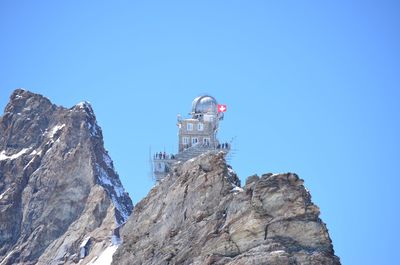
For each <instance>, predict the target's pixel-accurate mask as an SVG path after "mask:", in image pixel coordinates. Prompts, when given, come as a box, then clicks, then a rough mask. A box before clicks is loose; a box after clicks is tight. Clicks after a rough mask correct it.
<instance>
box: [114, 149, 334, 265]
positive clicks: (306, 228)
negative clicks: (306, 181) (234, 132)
mask: <svg viewBox="0 0 400 265" xmlns="http://www.w3.org/2000/svg"><path fill="white" fill-rule="evenodd" d="M121 234H122V237H123V244H122V245H121V246H120V247H119V248H118V250H117V252H116V254H115V255H114V259H113V264H230V265H239V264H271V265H283V264H285V265H289V264H307V265H313V264H315V265H320V264H332V265H337V264H340V261H339V258H338V257H336V256H335V255H334V251H333V246H332V243H331V240H330V238H329V234H328V230H327V228H326V226H325V224H324V223H323V222H322V221H321V219H320V218H319V209H318V207H317V206H316V205H314V204H313V203H312V201H311V195H310V193H309V192H308V191H307V190H306V189H305V188H304V185H303V180H302V179H300V178H299V177H298V176H297V175H296V174H293V173H285V174H264V175H262V176H261V177H259V176H256V175H254V176H251V177H249V178H248V179H247V181H246V185H245V186H243V187H240V182H239V179H238V177H237V175H236V173H235V172H234V171H233V169H232V168H231V167H229V166H228V165H227V164H226V162H225V159H224V154H223V153H218V154H211V153H206V154H203V155H201V156H199V157H197V158H194V159H191V160H189V161H187V162H185V163H178V164H176V165H175V167H174V168H173V169H172V171H171V173H170V174H169V175H168V176H167V177H165V178H164V179H163V180H162V181H161V182H160V183H158V185H156V186H155V187H154V188H153V189H152V190H151V191H150V192H149V194H148V195H147V196H146V197H145V198H144V199H143V200H142V201H140V202H139V203H138V204H137V205H136V206H135V209H134V212H133V214H132V215H131V217H130V218H129V220H128V222H127V223H126V224H125V225H124V227H123V229H122V232H121Z"/></svg>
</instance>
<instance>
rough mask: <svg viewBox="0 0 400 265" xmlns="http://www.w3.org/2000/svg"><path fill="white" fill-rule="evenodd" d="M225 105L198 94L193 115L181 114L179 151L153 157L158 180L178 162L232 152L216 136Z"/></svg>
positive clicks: (179, 117)
mask: <svg viewBox="0 0 400 265" xmlns="http://www.w3.org/2000/svg"><path fill="white" fill-rule="evenodd" d="M225 111H226V106H225V105H222V104H218V102H217V100H216V99H215V98H214V97H212V96H209V95H204V96H200V97H196V98H195V99H194V100H193V102H192V111H191V112H190V113H189V114H190V117H189V118H186V119H183V118H182V117H181V115H178V123H177V125H178V130H179V132H178V153H177V154H176V155H169V154H166V153H165V152H159V153H156V154H155V155H154V157H153V163H152V165H153V174H154V177H155V179H156V180H161V179H162V178H163V177H165V176H166V175H167V174H168V172H169V171H170V169H171V166H172V165H173V164H174V163H176V162H178V161H181V162H184V161H187V160H189V159H191V158H193V157H196V156H198V155H201V154H204V153H207V152H220V151H223V152H225V153H226V154H227V153H228V152H229V151H230V149H231V147H230V143H227V142H225V143H220V142H219V141H218V138H217V132H218V125H219V122H220V121H221V120H223V118H224V112H225Z"/></svg>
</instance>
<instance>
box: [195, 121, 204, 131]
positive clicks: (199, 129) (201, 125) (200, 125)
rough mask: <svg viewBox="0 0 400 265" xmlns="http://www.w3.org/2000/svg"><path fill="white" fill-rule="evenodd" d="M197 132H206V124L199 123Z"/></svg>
mask: <svg viewBox="0 0 400 265" xmlns="http://www.w3.org/2000/svg"><path fill="white" fill-rule="evenodd" d="M197 130H198V131H203V130H204V124H203V123H201V122H200V123H198V124H197Z"/></svg>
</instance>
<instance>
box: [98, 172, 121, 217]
mask: <svg viewBox="0 0 400 265" xmlns="http://www.w3.org/2000/svg"><path fill="white" fill-rule="evenodd" d="M96 169H97V172H98V180H99V182H100V185H101V186H103V187H104V186H107V187H109V188H110V189H111V190H112V191H114V192H110V194H109V195H110V196H111V200H112V202H113V204H114V206H115V208H116V209H117V210H118V211H119V212H120V214H121V216H122V218H123V222H122V223H124V222H125V221H126V220H127V219H128V217H129V212H128V211H127V209H126V207H123V205H121V203H120V202H119V200H118V198H119V197H122V196H123V195H124V194H125V189H124V187H122V185H121V183H118V182H115V181H114V180H113V179H112V178H110V176H109V175H108V174H107V172H106V171H105V170H104V168H102V167H101V166H100V165H96ZM117 223H119V222H117Z"/></svg>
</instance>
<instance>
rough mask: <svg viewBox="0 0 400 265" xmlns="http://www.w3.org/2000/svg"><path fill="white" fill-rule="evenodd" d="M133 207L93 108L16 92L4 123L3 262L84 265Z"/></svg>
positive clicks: (0, 162)
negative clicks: (82, 251) (82, 249)
mask: <svg viewBox="0 0 400 265" xmlns="http://www.w3.org/2000/svg"><path fill="white" fill-rule="evenodd" d="M131 211H132V202H131V199H130V198H129V196H128V194H127V193H126V192H125V191H124V189H123V187H122V185H121V182H120V180H119V177H118V175H117V173H116V172H115V170H114V166H113V163H112V161H111V159H110V157H109V156H108V154H107V151H106V150H105V149H104V147H103V139H102V131H101V128H100V127H99V126H98V125H97V123H96V118H95V115H94V113H93V110H92V108H91V106H90V104H89V103H87V102H83V103H80V104H78V105H76V106H74V107H73V108H71V109H66V108H63V107H59V106H56V105H53V104H52V103H51V102H50V101H49V100H48V99H47V98H45V97H43V96H41V95H37V94H33V93H31V92H28V91H25V90H22V89H18V90H16V91H15V92H14V93H13V94H12V95H11V98H10V102H9V103H8V105H7V106H6V109H5V113H4V115H3V116H2V117H1V118H0V264H1V265H5V264H69V263H74V262H78V261H79V257H80V245H81V244H82V241H84V240H85V239H86V238H89V237H90V244H89V245H88V246H86V247H87V248H88V253H86V254H88V256H87V257H86V258H85V259H83V260H81V263H80V264H86V263H87V262H89V261H90V260H91V259H92V258H94V257H96V256H97V255H98V254H99V253H100V252H101V251H103V250H104V249H105V248H106V247H108V245H109V243H110V242H111V231H112V230H113V229H114V228H115V227H117V226H119V225H121V224H122V223H124V222H125V220H126V219H127V218H128V216H129V215H130V213H131Z"/></svg>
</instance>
